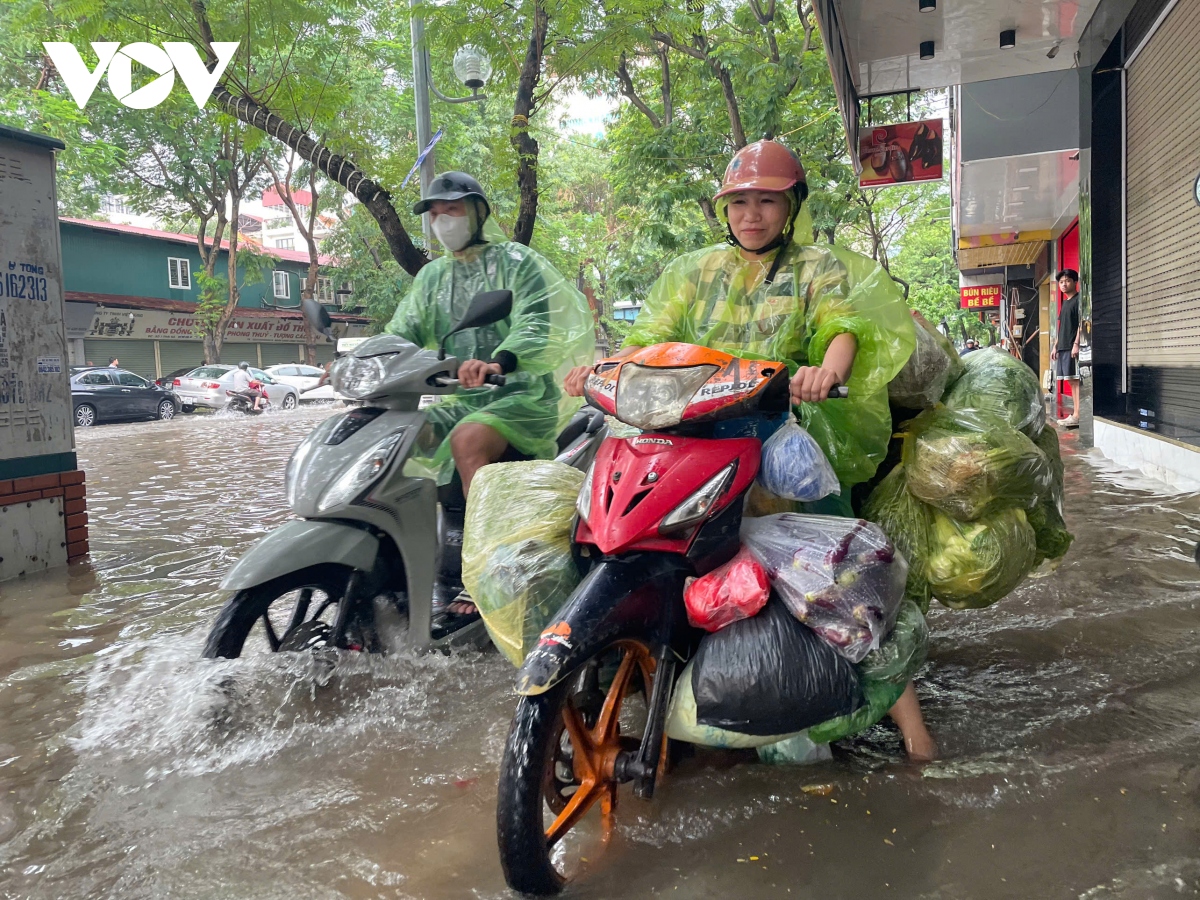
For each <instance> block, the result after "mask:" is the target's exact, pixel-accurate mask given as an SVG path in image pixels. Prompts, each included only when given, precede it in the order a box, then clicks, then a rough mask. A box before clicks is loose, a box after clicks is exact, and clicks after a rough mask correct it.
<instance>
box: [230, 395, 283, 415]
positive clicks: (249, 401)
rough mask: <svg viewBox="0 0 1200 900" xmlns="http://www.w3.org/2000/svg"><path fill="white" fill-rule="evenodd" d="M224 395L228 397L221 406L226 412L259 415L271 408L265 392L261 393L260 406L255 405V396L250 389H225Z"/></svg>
mask: <svg viewBox="0 0 1200 900" xmlns="http://www.w3.org/2000/svg"><path fill="white" fill-rule="evenodd" d="M252 390H253V389H252ZM225 395H226V396H227V397H228V398H229V399H228V400H226V401H225V406H224V407H223V409H224V411H226V412H232V413H240V414H242V415H246V416H260V415H262V414H263V413H264V412H266V411H267V410H268V409H270V408H271V401H270V399H269V398H268V397H267V395H266V393H263V394H262V406H256V405H255V402H254V401H255V397H254V394H253V393H252V392H251V391H226V392H225Z"/></svg>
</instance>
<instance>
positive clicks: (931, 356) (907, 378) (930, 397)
mask: <svg viewBox="0 0 1200 900" xmlns="http://www.w3.org/2000/svg"><path fill="white" fill-rule="evenodd" d="M913 322H914V323H915V324H916V326H917V328H916V333H917V349H915V350H914V351H913V354H912V356H910V357H909V358H908V362H906V363H905V364H904V368H903V369H901V370H900V374H898V375H897V376H896V377H895V378H893V379H892V381H891V383H890V384H888V399H889V400H891V401H892V403H894V404H895V405H896V406H902V407H905V408H906V409H926V408H928V407H930V406H933V405H934V404H935V403H937V402H938V401H939V400H941V399H942V395H943V394H944V393H945V392H946V389H947V388H948V387H949V386H950V385H952V384H953V383H954V382H955V381H956V380H958V377H959V376H960V375H962V371H963V366H962V360H960V359H959V356H958V351H957V350H955V349H954V345H953V344H951V343H950V341H949V340H947V338H946V336H945V335H943V334H942V333H941V332H940V331H938V330H937V329H935V328H934V327H933V326H932V325H930V324H929V323H928V322H926V321H925V317H924V316H921V315H919V314H915V315H914V316H913Z"/></svg>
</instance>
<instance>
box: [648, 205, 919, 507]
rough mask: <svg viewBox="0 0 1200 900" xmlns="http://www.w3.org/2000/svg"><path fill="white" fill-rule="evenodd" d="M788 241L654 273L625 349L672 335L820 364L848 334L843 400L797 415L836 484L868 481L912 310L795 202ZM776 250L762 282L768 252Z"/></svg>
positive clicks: (701, 256)
mask: <svg viewBox="0 0 1200 900" xmlns="http://www.w3.org/2000/svg"><path fill="white" fill-rule="evenodd" d="M793 234H794V235H795V236H794V238H793V240H792V242H791V243H790V244H788V245H786V246H784V247H781V248H780V249H779V250H776V251H774V252H772V253H768V254H766V255H765V256H764V257H762V258H761V259H759V260H754V261H747V260H745V259H743V258H742V256H741V254H740V252H739V251H738V249H737V248H736V247H731V246H729V245H727V244H718V245H716V246H713V247H706V248H704V249H702V250H696V251H694V252H692V253H688V254H685V255H684V256H681V257H679V258H678V259H676V260H674V261H673V262H672V263H671V264H670V265H668V266H667V268H666V269H665V270H664V271H663V273H662V275H661V276H660V277H659V279H658V281H657V282H655V284H654V287H652V288H651V289H650V294H649V296H648V297H647V298H646V301H645V305H644V307H643V308H642V311H641V314H640V315H639V316H638V318H637V321H636V323H635V324H634V326H633V329H632V330H631V331H630V333H629V337H627V338H626V339H625V346H630V347H647V346H650V345H651V344H659V343H663V342H666V341H682V342H685V343H689V344H697V345H700V346H703V347H711V348H713V349H715V350H723V351H725V352H726V353H732V354H735V355H737V356H740V357H743V358H751V359H753V358H757V359H773V360H780V361H784V362H787V363H788V366H789V368H791V370H792V372H793V373H794V372H795V370H796V369H797V368H799V367H800V366H806V365H807V366H816V365H820V364H821V361H822V360H823V359H824V358H825V351H826V350H828V348H829V344H830V342H831V341H832V340H833V339H834V338H835V337H836V336H837V335H839V334H843V333H850V334H853V335H854V337H855V339H856V341H857V343H858V350H857V353H856V354H855V357H854V368H853V371H852V372H851V375H850V379H849V381H848V382H847V387H848V388H849V389H850V395H849V398H848V399H846V400H827V401H824V402H822V403H802V404H801V405H800V408H799V418H800V419H801V421H802V423H803V424H804V427H805V428H807V429H808V431H809V433H810V434H812V436H813V437H814V438H815V439H816V441H817V443H818V444H820V446H821V449H822V450H823V451H825V455H826V456H827V457H828V458H829V462H830V463H831V464H832V465H833V468H834V471H835V472H836V473H837V476H838V479H839V480H840V481H841V483H842V485H843V487H848V486H850V485H853V484H857V483H859V482H861V481H866V480H868V479H869V478H870V477H871V476H872V475H874V474H875V469H876V468H877V467H878V466H879V463H880V462H882V461H883V458H884V455H885V454H886V452H887V446H888V440H889V438H890V437H891V433H892V420H891V413H890V411H889V408H888V391H887V387H888V382H889V381H891V380H892V379H893V378H894V377H895V376H896V373H897V372H899V371H900V369H901V368H902V367H903V366H904V363H905V362H906V361H907V360H908V357H909V355H910V354H911V353H912V351H913V349H914V347H915V346H916V334H915V332H914V330H913V329H914V326H913V322H912V316H911V314H910V313H909V310H908V307H907V306H906V304H905V302H904V296H903V293H902V292H901V290H900V288H899V287H898V286H897V284H896V283H895V282H894V281H892V279H891V278H890V277H889V276H888V274H887V272H885V271H884V270H883V268H882V267H881V266H880V265H879V264H878V263H876V262H875V261H874V260H872V259H868V258H867V257H865V256H862V255H860V254H858V253H854V252H853V251H850V250H846V249H843V248H841V247H834V246H830V245H826V244H820V245H817V244H814V243H812V241H811V236H812V220H811V219H810V218H809V215H808V210H807V207H806V205H805V204H801V206H800V210H799V212H798V213H797V215H796V217H795V223H794V229H793ZM780 253H783V254H785V256H784V258H783V262H782V264H781V265H780V267H779V270H778V272H777V274H776V276H775V280H774V281H773V282H772V283H771V284H764V283H763V282H764V281H765V280H766V276H767V273H768V272H769V271H770V269H771V264H772V263H773V262H774V261H775V257H776V256H777V255H778V254H780Z"/></svg>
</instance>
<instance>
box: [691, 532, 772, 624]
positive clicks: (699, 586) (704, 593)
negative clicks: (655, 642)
mask: <svg viewBox="0 0 1200 900" xmlns="http://www.w3.org/2000/svg"><path fill="white" fill-rule="evenodd" d="M769 596H771V583H770V582H769V581H768V580H767V572H766V570H765V569H764V568H763V567H762V565H761V564H760V563H759V561H758V560H757V559H755V558H754V554H753V553H751V552H750V551H749V550H747V549H746V548H745V547H743V548H742V549H741V550H739V551H738V553H737V555H736V556H735V557H734V558H733V559H731V560H730V561H729V562H727V563H725V565H723V566H718V567H717V568H715V569H713V570H712V571H711V572H709V573H708V574H707V575H704V576H701V577H700V578H695V579H689V582H688V585H687V587H685V588H684V590H683V603H684V606H686V607H687V617H688V622H690V623H691V625H692V627H693V628H703V629H704V630H705V631H720V630H721V629H722V628H724V627H725V626H726V625H732V624H733V623H734V622H736V621H738V620H739V619H748V618H750V617H751V616H753V615H756V614H757V613H758V611H759V610H761V609H762V608H763V607H764V606H766V605H767V598H768V597H769Z"/></svg>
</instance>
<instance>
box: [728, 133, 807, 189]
mask: <svg viewBox="0 0 1200 900" xmlns="http://www.w3.org/2000/svg"><path fill="white" fill-rule="evenodd" d="M799 185H805V186H806V178H805V175H804V166H802V165H801V164H800V160H799V159H798V158H797V157H796V154H794V153H793V152H792V151H791V150H789V149H788V148H787V147H785V146H783V144H781V143H779V142H778V141H755V142H754V143H753V144H747V145H746V146H745V147H743V148H742V149H741V150H739V151H738V152H737V153H735V154H734V156H733V159H731V160H730V161H729V165H728V167H727V168H726V169H725V178H724V180H723V181H722V182H721V190H719V191H718V192H717V194H716V196H714V197H713V199H714V200H720V199H721V198H722V197H726V196H728V195H729V194H736V193H738V192H739V191H770V192H772V193H783V192H785V191H790V190H792V189H793V188H795V187H797V186H799Z"/></svg>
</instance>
